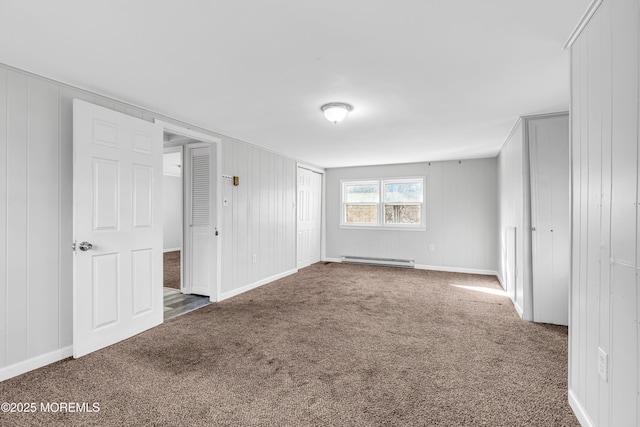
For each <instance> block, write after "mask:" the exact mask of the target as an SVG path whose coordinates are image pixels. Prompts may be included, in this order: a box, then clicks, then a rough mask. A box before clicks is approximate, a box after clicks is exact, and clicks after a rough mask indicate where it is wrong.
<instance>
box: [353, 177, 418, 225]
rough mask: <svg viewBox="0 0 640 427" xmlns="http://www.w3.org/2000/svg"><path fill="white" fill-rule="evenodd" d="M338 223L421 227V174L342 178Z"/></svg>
mask: <svg viewBox="0 0 640 427" xmlns="http://www.w3.org/2000/svg"><path fill="white" fill-rule="evenodd" d="M341 225H343V226H356V227H358V226H362V227H381V228H385V227H386V228H390V227H398V228H424V178H423V177H420V178H398V179H377V180H366V181H342V221H341Z"/></svg>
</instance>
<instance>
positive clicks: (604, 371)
mask: <svg viewBox="0 0 640 427" xmlns="http://www.w3.org/2000/svg"><path fill="white" fill-rule="evenodd" d="M608 372H609V355H607V353H605V351H604V350H603V349H601V348H600V347H598V375H600V378H602V380H603V381H604V382H608V381H609V378H608Z"/></svg>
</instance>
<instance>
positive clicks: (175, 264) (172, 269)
mask: <svg viewBox="0 0 640 427" xmlns="http://www.w3.org/2000/svg"><path fill="white" fill-rule="evenodd" d="M162 258H163V259H162V262H163V264H162V267H163V273H164V276H163V281H164V287H165V288H173V289H177V290H180V251H172V252H165V253H164V254H163V257H162Z"/></svg>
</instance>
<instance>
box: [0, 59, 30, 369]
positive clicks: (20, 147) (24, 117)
mask: <svg viewBox="0 0 640 427" xmlns="http://www.w3.org/2000/svg"><path fill="white" fill-rule="evenodd" d="M28 141H29V108H28V78H27V77H26V76H25V75H22V74H18V73H16V72H13V71H9V72H8V87H7V158H8V159H11V161H9V162H8V164H7V186H8V191H7V193H8V194H7V199H8V211H7V222H8V227H7V228H8V230H7V231H8V233H7V244H8V247H9V248H11V250H10V251H8V254H7V270H8V272H7V285H8V287H9V291H8V295H7V300H8V302H9V304H8V310H7V312H8V315H7V319H8V322H7V323H8V331H7V351H8V354H7V364H12V363H16V362H20V361H22V360H25V359H27V333H28V331H29V325H28V318H27V306H28V305H27V304H28V303H27V295H28V292H27V283H28V271H27V256H28V250H27V241H28V234H27V233H28V230H27V218H28V216H27V215H28V214H29V213H28V210H27V198H28V194H27V191H28V190H27V188H28V187H27V185H28V181H27V179H28V167H29V164H28V161H29V159H28V152H27V146H28ZM36 215H37V213H36Z"/></svg>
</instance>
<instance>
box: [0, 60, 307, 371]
mask: <svg viewBox="0 0 640 427" xmlns="http://www.w3.org/2000/svg"><path fill="white" fill-rule="evenodd" d="M73 98H79V99H83V100H85V101H88V102H93V103H95V104H98V105H101V106H103V107H107V108H110V109H113V110H116V111H119V112H122V113H125V114H129V115H132V116H134V117H138V118H142V119H145V120H153V119H154V118H158V119H160V120H163V121H165V122H170V123H174V124H177V125H180V126H183V127H186V128H191V129H194V130H197V131H199V132H203V133H207V134H211V135H213V136H215V137H218V138H221V139H222V140H223V146H222V156H223V167H222V169H223V170H222V171H218V172H219V174H227V175H237V176H239V177H240V185H239V186H238V187H233V186H232V185H231V184H230V181H227V180H225V181H224V182H223V189H224V194H225V197H227V199H228V200H229V201H230V203H229V205H228V206H226V207H224V208H223V209H222V212H221V213H220V215H222V217H221V223H222V227H221V230H219V231H220V238H221V239H222V244H223V253H222V283H221V289H222V291H223V293H224V294H223V295H222V296H223V297H224V296H230V295H233V294H235V293H239V292H241V291H242V290H246V289H249V288H251V287H255V286H257V285H259V284H263V283H266V282H268V281H270V280H271V279H273V278H274V277H278V276H279V275H282V274H289V273H291V272H293V271H295V227H296V222H295V203H294V201H295V183H296V181H295V180H296V174H295V161H293V160H291V159H287V158H284V157H282V156H280V155H277V154H273V153H270V152H267V151H264V150H262V149H259V148H257V147H255V146H252V145H249V144H246V143H244V142H241V141H237V140H234V139H231V138H228V137H225V136H223V135H218V134H215V133H212V132H210V131H207V130H204V129H198V128H195V127H193V126H190V125H187V124H185V123H181V122H178V121H176V120H173V119H171V118H169V117H165V116H161V115H159V114H155V113H151V112H149V111H145V110H142V109H139V108H135V107H131V106H129V105H127V104H124V103H121V102H118V101H114V100H111V99H108V98H105V97H103V96H100V95H96V94H92V93H89V92H86V91H83V90H79V89H75V88H73V87H70V86H67V85H63V84H60V83H57V82H53V81H51V80H47V79H44V78H40V77H37V76H33V75H31V74H29V73H26V72H22V71H20V70H16V69H13V68H11V67H7V66H2V65H0V380H3V379H5V378H8V377H11V376H13V375H16V374H19V373H21V372H25V371H27V370H30V369H34V368H36V367H39V366H42V365H44V364H46V363H50V362H53V361H56V360H59V359H61V358H64V357H68V356H70V355H71V345H72V321H73V319H72V317H73V315H72V284H73V283H72V274H73V271H72V270H73V252H72V251H71V242H72V237H73V233H72V188H73V186H72V168H73V164H72V162H73V158H72V120H71V119H72V100H73ZM252 254H256V262H255V263H253V262H252V258H251V257H252Z"/></svg>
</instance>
